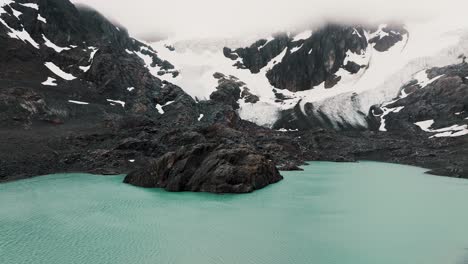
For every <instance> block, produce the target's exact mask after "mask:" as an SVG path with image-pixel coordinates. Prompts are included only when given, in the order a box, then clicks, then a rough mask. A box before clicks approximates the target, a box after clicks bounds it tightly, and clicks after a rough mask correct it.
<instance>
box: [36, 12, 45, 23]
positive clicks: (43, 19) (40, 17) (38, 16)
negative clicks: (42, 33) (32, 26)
mask: <svg viewBox="0 0 468 264" xmlns="http://www.w3.org/2000/svg"><path fill="white" fill-rule="evenodd" d="M37 20H39V21H41V22H43V23H45V24H47V19H45V18H44V17H43V16H41V14H37Z"/></svg>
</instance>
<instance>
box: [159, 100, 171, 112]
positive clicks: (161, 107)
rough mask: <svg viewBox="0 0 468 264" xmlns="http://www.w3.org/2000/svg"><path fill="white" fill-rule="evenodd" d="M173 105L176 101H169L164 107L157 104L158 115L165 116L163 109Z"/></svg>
mask: <svg viewBox="0 0 468 264" xmlns="http://www.w3.org/2000/svg"><path fill="white" fill-rule="evenodd" d="M172 103H174V101H169V102H167V103H165V104H164V105H160V104H157V105H156V109H157V110H158V113H159V114H161V115H164V113H165V112H164V109H163V108H164V107H165V106H168V105H170V104H172Z"/></svg>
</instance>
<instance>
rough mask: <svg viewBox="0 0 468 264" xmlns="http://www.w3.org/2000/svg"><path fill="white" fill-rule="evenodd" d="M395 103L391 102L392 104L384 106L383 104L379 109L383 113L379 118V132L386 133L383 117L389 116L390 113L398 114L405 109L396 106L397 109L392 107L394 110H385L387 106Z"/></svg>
mask: <svg viewBox="0 0 468 264" xmlns="http://www.w3.org/2000/svg"><path fill="white" fill-rule="evenodd" d="M394 102H395V101H392V102H389V103H386V104H383V105H382V106H381V109H382V110H383V113H382V115H381V116H380V127H379V131H383V132H385V131H387V127H386V126H387V124H386V123H385V117H386V116H387V115H388V114H390V113H398V112H400V111H401V110H402V109H403V108H405V107H404V106H398V107H394V108H387V107H386V106H387V105H389V104H392V103H394Z"/></svg>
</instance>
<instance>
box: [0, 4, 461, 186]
mask: <svg viewBox="0 0 468 264" xmlns="http://www.w3.org/2000/svg"><path fill="white" fill-rule="evenodd" d="M23 2H25V1H17V2H14V3H12V4H10V5H7V6H4V7H0V10H4V11H2V12H0V18H1V19H2V21H5V24H7V25H8V27H5V26H4V24H0V47H2V49H1V50H0V113H1V114H0V149H1V151H0V182H6V181H12V180H18V179H24V178H28V177H32V176H36V175H44V174H51V173H58V172H76V171H80V172H90V173H96V174H127V173H128V176H127V177H126V178H125V182H127V183H130V184H134V185H137V186H142V187H159V188H164V189H166V190H168V191H202V192H215V193H225V192H229V193H245V192H251V191H254V190H257V189H260V188H263V187H265V186H267V185H268V184H272V183H275V182H278V181H280V180H281V179H282V177H281V175H280V174H279V173H278V170H277V168H279V169H282V170H299V169H300V167H299V166H301V165H303V164H305V162H306V161H315V160H320V161H338V162H346V161H357V160H360V159H361V160H362V159H369V160H377V161H386V162H396V163H402V164H410V165H416V166H422V167H426V168H429V169H431V173H434V174H437V175H445V176H453V177H463V178H468V159H467V157H468V137H467V136H461V137H443V138H434V137H432V136H433V135H434V134H435V133H433V132H431V131H429V130H428V131H424V130H422V129H421V128H420V127H418V126H417V125H415V123H417V121H419V120H421V119H434V120H435V123H434V124H433V127H432V129H433V130H436V129H437V128H443V127H445V126H448V125H452V124H454V123H457V124H458V125H460V126H463V125H464V124H467V122H468V121H467V119H466V118H467V115H468V101H467V95H468V89H467V87H468V86H467V82H468V79H467V77H468V70H467V69H468V67H467V64H466V63H461V64H457V65H452V66H448V67H444V68H435V69H430V70H429V71H428V75H429V77H430V78H432V77H435V76H440V75H444V77H442V78H440V79H439V80H437V81H435V82H432V83H431V84H430V85H427V86H426V87H424V89H422V87H419V86H418V85H415V83H409V84H407V85H406V86H405V87H403V88H402V90H404V91H405V94H409V95H408V96H407V97H406V98H401V100H399V101H398V102H395V103H393V104H392V105H390V104H383V105H376V106H373V108H372V109H370V110H369V114H368V115H367V120H368V123H369V126H368V128H362V127H360V128H356V127H347V126H344V127H343V129H341V130H339V131H337V130H335V129H333V128H331V127H330V126H329V125H328V123H329V122H327V119H326V118H321V119H320V121H319V118H318V117H317V116H313V115H307V114H305V113H304V112H303V111H302V110H301V109H300V107H299V106H296V107H295V108H293V109H291V110H288V111H285V112H283V113H282V116H281V118H280V119H279V120H278V122H277V123H276V124H275V126H274V128H288V129H298V130H297V131H278V130H275V129H270V128H266V127H262V126H258V125H256V124H254V123H252V122H249V121H246V120H242V119H241V118H240V117H239V114H238V112H237V110H238V108H239V101H240V100H243V101H245V102H248V103H252V104H254V103H257V102H258V100H259V96H258V95H255V94H252V93H251V92H250V90H249V89H248V88H247V87H244V83H243V82H242V81H241V80H239V79H237V77H235V76H226V75H224V74H223V73H215V77H216V78H217V79H218V87H216V89H215V91H214V92H213V93H212V94H211V96H210V100H206V101H198V100H195V99H193V98H192V97H191V96H189V95H188V94H187V93H185V92H184V90H183V89H182V88H183V87H182V88H180V87H178V86H176V85H174V84H172V83H171V82H170V80H171V78H175V77H177V75H178V74H179V73H178V71H177V70H176V69H175V67H174V66H173V65H172V64H171V63H170V62H169V61H165V60H163V59H161V58H160V57H159V56H158V52H157V51H155V50H153V48H151V47H150V46H148V45H146V44H144V43H142V42H139V41H137V40H135V39H133V38H131V37H130V36H129V35H128V33H127V32H126V30H125V29H124V28H121V27H116V26H114V25H113V24H112V23H111V22H109V21H108V20H107V19H105V18H104V17H103V16H101V15H100V14H99V13H97V12H95V11H92V10H89V9H87V8H76V7H75V6H74V5H72V4H71V3H70V2H68V1H67V0H39V1H36V2H37V5H38V8H37V9H35V8H30V7H26V6H24V5H21V4H20V3H23ZM12 8H13V9H15V10H17V11H19V12H21V13H22V15H21V16H19V18H18V17H16V16H15V15H14V12H13V11H12ZM39 18H41V19H39ZM44 21H47V22H46V23H45V22H44ZM21 30H25V31H27V32H29V34H30V36H31V39H32V41H30V40H29V41H28V40H22V39H19V38H18V37H12V36H13V35H14V34H15V33H14V32H17V31H21ZM355 30H357V31H355ZM363 30H364V29H363V28H362V27H357V29H355V27H350V26H340V25H330V26H327V27H325V28H324V29H322V30H320V31H318V32H317V33H316V34H313V35H312V36H311V37H310V38H308V39H305V40H300V41H293V40H292V39H291V38H290V37H288V36H286V35H279V36H278V37H276V38H275V39H274V40H273V41H270V42H268V43H267V42H266V40H260V41H259V42H257V43H255V44H254V45H253V46H252V47H249V48H241V49H237V50H235V51H233V50H230V49H228V48H226V49H225V50H224V54H225V56H226V57H228V58H226V59H233V60H236V59H238V58H239V57H240V58H242V59H243V62H244V64H240V63H238V64H237V67H240V68H246V69H249V70H250V71H252V72H258V70H259V69H260V68H262V66H265V65H266V64H267V63H268V61H269V60H271V59H272V58H274V57H275V56H276V55H278V53H280V52H281V50H283V49H284V48H285V47H288V49H293V48H298V47H301V48H300V49H299V50H298V51H297V52H296V53H291V52H290V51H289V52H288V53H286V55H285V59H284V60H283V62H282V63H279V64H277V65H276V66H275V67H273V68H272V69H271V71H269V72H268V74H267V77H268V79H269V80H270V82H271V83H272V84H273V85H275V87H277V88H278V90H277V92H276V94H277V98H278V100H280V101H285V100H288V99H289V98H288V97H287V96H285V95H284V94H282V93H281V91H282V90H289V91H301V90H306V89H308V87H309V86H310V84H318V83H321V82H327V83H328V84H330V85H329V86H330V87H328V88H330V89H333V83H334V82H337V81H339V80H338V79H337V78H335V77H336V76H335V73H336V71H337V70H338V69H339V68H340V67H345V68H346V69H347V71H349V72H350V73H353V72H356V71H357V70H359V69H360V68H362V67H364V66H363V65H353V64H349V65H348V64H344V60H345V54H346V51H347V50H358V49H361V48H365V47H367V45H369V43H371V42H372V43H373V45H375V48H376V49H378V50H381V51H385V50H386V49H388V48H389V46H392V45H393V44H394V43H396V42H398V41H401V39H402V35H405V34H408V32H406V31H405V30H404V29H402V28H401V27H394V28H389V29H383V30H384V31H385V30H387V31H388V32H387V34H388V37H386V38H382V39H374V40H371V42H368V41H367V40H365V39H363V37H362V36H363V35H364V34H362V33H363ZM374 30H375V29H374ZM356 32H357V33H356ZM390 33H391V34H390ZM12 34H13V35H12ZM334 41H338V42H339V43H341V44H342V45H341V44H340V45H334V44H333V45H332V44H330V45H323V43H334ZM50 42H53V43H55V47H54V46H53V45H51V44H50ZM263 45H265V48H264V49H261V50H259V47H260V46H263ZM60 47H62V48H61V49H60ZM311 49H312V50H313V52H311V53H308V52H309V50H311ZM330 54H333V56H332V57H330V56H329V55H330ZM48 62H53V63H54V65H55V66H56V67H57V68H59V69H61V71H62V73H57V72H55V73H53V72H51V67H50V66H51V64H50V63H48ZM52 69H53V67H52ZM63 73H65V75H64V74H63ZM67 74H69V75H70V76H69V75H67ZM60 75H62V76H60ZM399 106H408V107H406V108H404V109H403V110H402V111H400V112H392V113H390V114H388V115H386V118H385V122H386V125H387V130H388V131H387V132H381V131H379V129H378V128H379V126H381V124H382V122H383V119H382V116H381V114H382V113H384V111H385V109H383V108H384V107H387V108H392V109H393V108H395V107H399ZM306 112H307V109H306ZM364 115H365V113H364Z"/></svg>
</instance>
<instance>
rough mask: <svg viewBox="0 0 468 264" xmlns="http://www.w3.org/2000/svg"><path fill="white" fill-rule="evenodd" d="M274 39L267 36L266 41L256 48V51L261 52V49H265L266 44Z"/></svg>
mask: <svg viewBox="0 0 468 264" xmlns="http://www.w3.org/2000/svg"><path fill="white" fill-rule="evenodd" d="M274 39H275V38H274V37H273V36H269V37H268V38H267V39H266V42H265V44H263V45H261V46H260V47H258V48H257V50H261V49H263V47H265V46H266V45H267V44H268V43H270V42H271V41H273V40H274Z"/></svg>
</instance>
